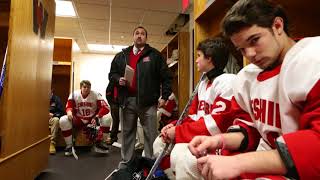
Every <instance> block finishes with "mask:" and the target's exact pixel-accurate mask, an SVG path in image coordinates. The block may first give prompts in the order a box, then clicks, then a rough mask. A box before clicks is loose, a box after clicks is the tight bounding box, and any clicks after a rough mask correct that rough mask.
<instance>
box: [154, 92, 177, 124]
mask: <svg viewBox="0 0 320 180" xmlns="http://www.w3.org/2000/svg"><path fill="white" fill-rule="evenodd" d="M160 98H161V97H160ZM160 98H159V99H160ZM177 105H178V102H177V98H176V96H175V95H174V94H173V93H171V95H170V96H169V98H168V100H167V102H166V104H165V106H164V107H163V108H159V110H158V111H160V112H161V116H166V117H167V118H170V117H171V116H172V112H173V111H177V110H178V106H177Z"/></svg>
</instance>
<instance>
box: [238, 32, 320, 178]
mask: <svg viewBox="0 0 320 180" xmlns="http://www.w3.org/2000/svg"><path fill="white" fill-rule="evenodd" d="M319 52H320V37H315V38H305V39H303V40H300V41H299V42H298V43H297V44H295V45H294V46H293V47H292V48H291V49H290V50H289V51H288V53H287V54H286V56H285V59H284V61H283V63H282V65H280V66H278V67H276V68H274V69H273V70H270V71H263V70H262V69H260V68H258V67H257V66H255V65H252V64H251V65H248V66H246V67H245V68H243V69H242V70H241V71H240V73H239V74H238V76H237V79H236V80H235V86H234V93H235V94H234V96H235V99H236V101H237V103H238V105H239V106H240V107H241V108H242V109H243V110H244V111H246V112H248V113H249V114H250V116H251V119H252V120H250V118H249V119H246V120H244V119H236V120H235V122H234V123H235V124H236V125H240V126H242V127H243V128H245V129H247V131H248V132H253V131H252V130H250V129H252V128H250V127H254V128H255V129H257V130H258V132H259V133H260V135H261V137H262V138H263V139H264V141H265V142H267V143H265V144H264V145H266V144H268V145H269V146H270V148H276V144H277V145H278V146H277V147H278V150H279V153H280V154H281V156H282V157H285V158H284V159H287V160H288V161H292V162H285V164H290V163H293V164H294V166H295V168H296V170H297V172H298V174H299V177H300V179H319V178H320V161H319V157H320V156H319V152H320V81H319V78H320V58H319ZM248 135H249V145H251V146H257V145H258V143H259V139H260V138H258V137H257V136H256V135H255V133H249V134H248ZM250 141H251V142H250ZM279 143H281V144H283V145H284V146H285V148H282V149H279ZM260 145H261V141H260ZM258 148H260V147H258ZM248 149H250V147H248ZM260 149H268V148H260ZM288 170H289V171H290V169H288Z"/></svg>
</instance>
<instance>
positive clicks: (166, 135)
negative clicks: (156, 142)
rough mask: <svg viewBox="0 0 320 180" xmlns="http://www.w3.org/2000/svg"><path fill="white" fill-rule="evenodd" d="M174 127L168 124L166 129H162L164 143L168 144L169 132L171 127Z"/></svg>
mask: <svg viewBox="0 0 320 180" xmlns="http://www.w3.org/2000/svg"><path fill="white" fill-rule="evenodd" d="M173 126H174V125H173V124H171V123H170V124H167V125H166V126H165V127H163V128H162V129H161V134H160V135H161V137H162V138H161V139H162V141H163V142H167V141H168V134H167V130H168V129H170V128H171V127H173Z"/></svg>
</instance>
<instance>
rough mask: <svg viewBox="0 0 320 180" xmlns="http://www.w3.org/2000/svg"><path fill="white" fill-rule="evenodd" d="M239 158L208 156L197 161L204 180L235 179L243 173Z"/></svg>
mask: <svg viewBox="0 0 320 180" xmlns="http://www.w3.org/2000/svg"><path fill="white" fill-rule="evenodd" d="M239 164H240V163H239V162H238V158H237V156H217V155H208V156H204V157H201V158H199V159H197V166H198V169H199V171H200V172H201V174H202V176H203V177H204V179H208V180H216V179H234V178H237V177H239V176H240V174H241V173H242V170H241V166H240V165H239Z"/></svg>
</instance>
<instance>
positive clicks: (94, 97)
mask: <svg viewBox="0 0 320 180" xmlns="http://www.w3.org/2000/svg"><path fill="white" fill-rule="evenodd" d="M73 98H74V99H73ZM70 110H73V112H74V115H75V116H76V117H77V118H80V119H82V120H87V121H89V120H91V119H92V118H93V116H95V115H96V114H98V116H99V117H102V116H104V115H106V114H107V113H108V112H109V109H108V106H107V103H106V102H105V101H104V100H103V98H102V96H101V94H100V93H97V92H95V91H90V93H89V94H88V96H87V97H86V98H83V97H82V95H81V91H80V90H77V91H75V92H74V94H73V95H72V94H70V95H69V98H68V102H67V105H66V111H67V112H68V111H70Z"/></svg>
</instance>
